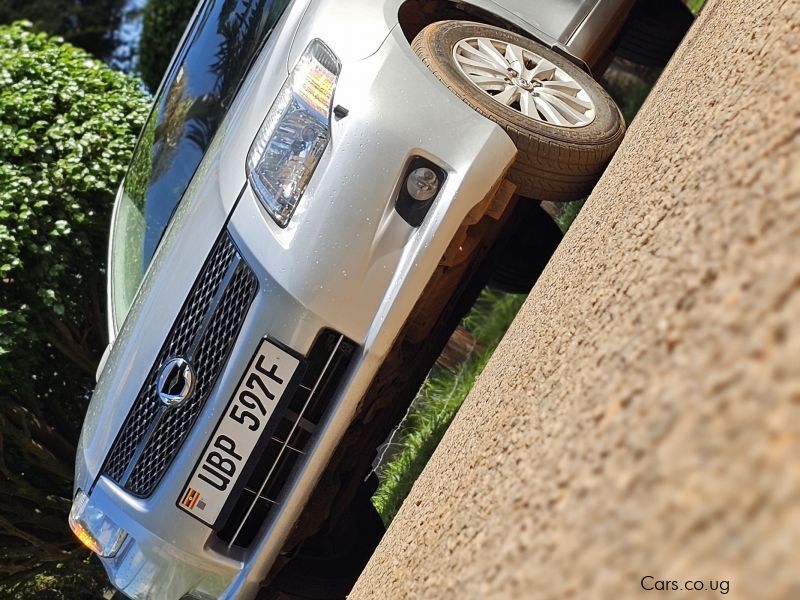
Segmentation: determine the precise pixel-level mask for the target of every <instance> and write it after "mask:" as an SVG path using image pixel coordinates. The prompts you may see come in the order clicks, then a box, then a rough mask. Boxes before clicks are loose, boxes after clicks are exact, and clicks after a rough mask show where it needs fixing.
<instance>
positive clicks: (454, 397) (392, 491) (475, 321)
mask: <svg viewBox="0 0 800 600" xmlns="http://www.w3.org/2000/svg"><path fill="white" fill-rule="evenodd" d="M524 300H525V296H523V295H521V294H505V293H502V292H497V291H491V290H484V291H483V292H482V293H481V296H480V297H479V298H478V300H477V302H476V303H475V306H474V307H473V308H472V310H471V311H470V312H469V314H468V315H467V316H466V317H465V319H464V321H463V322H462V326H463V327H464V328H465V329H466V330H467V331H469V332H470V333H471V334H472V335H473V336H474V337H475V338H476V339H477V340H478V342H480V343H481V344H482V345H483V347H484V349H483V350H482V351H481V352H478V353H476V354H474V355H473V356H472V357H471V358H470V359H469V360H467V361H466V362H464V363H463V364H461V366H460V367H459V368H458V370H457V371H455V372H453V371H448V370H446V369H443V368H441V367H439V366H435V367H434V368H433V370H432V371H431V373H430V374H429V375H428V378H427V379H426V380H425V383H424V384H423V385H422V388H421V389H420V391H419V393H418V394H417V397H416V399H415V400H414V403H413V405H412V407H411V409H410V410H409V412H408V415H406V418H405V419H404V420H403V422H402V424H401V425H400V429H399V431H398V432H397V434H395V439H394V441H393V444H395V445H396V453H395V454H394V455H393V457H392V458H391V460H390V461H389V462H388V463H387V464H385V465H384V466H383V468H382V469H381V471H380V478H381V484H380V486H379V487H378V490H377V492H375V495H374V496H373V498H372V502H373V504H374V505H375V508H376V509H377V510H378V512H379V513H380V515H381V518H382V519H383V522H384V523H385V524H386V525H388V524H389V523H390V522H391V520H392V519H393V518H394V516H395V514H397V511H398V510H399V509H400V506H401V505H402V503H403V500H405V498H406V496H407V495H408V492H409V491H411V486H412V485H413V484H414V481H415V480H416V479H417V477H418V476H419V474H420V473H421V472H422V469H423V468H424V467H425V465H426V464H427V462H428V459H429V458H430V457H431V455H432V454H433V451H434V450H436V446H438V445H439V442H440V441H441V439H442V437H443V436H444V434H445V432H446V431H447V428H448V427H449V426H450V422H451V421H452V420H453V417H455V415H456V412H458V409H459V407H460V406H461V403H462V402H464V399H465V398H466V397H467V394H468V393H469V391H470V390H471V389H472V385H473V384H474V383H475V379H476V378H477V377H478V375H479V374H480V372H481V371H482V370H483V367H484V366H485V365H486V363H487V362H488V360H489V358H490V357H491V355H492V352H493V351H494V349H495V347H496V346H497V344H498V343H499V342H500V339H501V338H502V337H503V334H504V333H505V332H506V329H508V327H509V325H511V321H513V320H514V316H515V315H516V314H517V311H519V308H520V307H521V306H522V303H523V302H524Z"/></svg>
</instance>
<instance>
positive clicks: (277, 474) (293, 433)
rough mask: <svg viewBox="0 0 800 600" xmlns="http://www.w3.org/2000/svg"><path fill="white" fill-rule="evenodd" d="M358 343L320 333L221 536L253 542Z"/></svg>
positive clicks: (272, 422)
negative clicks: (299, 380)
mask: <svg viewBox="0 0 800 600" xmlns="http://www.w3.org/2000/svg"><path fill="white" fill-rule="evenodd" d="M356 347H357V346H356V344H355V343H354V342H352V341H350V340H348V339H347V338H345V337H344V336H342V335H341V334H339V333H337V332H335V331H331V330H329V329H326V330H324V331H322V332H321V333H320V334H319V336H318V337H317V340H316V341H315V342H314V345H313V347H312V348H311V351H310V352H309V354H308V358H307V367H306V372H305V374H304V375H303V380H302V381H301V382H300V386H299V387H298V388H297V391H296V392H295V394H294V396H293V397H292V398H291V399H290V401H289V402H288V404H287V405H286V406H285V408H283V409H282V410H281V409H278V411H276V413H275V414H274V415H273V416H272V418H271V419H270V422H269V424H268V425H267V428H266V430H265V432H264V435H269V436H271V437H270V440H269V442H268V444H267V446H266V449H265V450H264V452H263V453H262V454H261V456H260V457H258V458H255V457H254V458H252V459H251V460H257V461H258V463H257V464H256V465H255V468H254V469H253V470H252V474H251V475H250V477H249V479H248V480H247V483H246V484H245V486H244V488H243V489H242V491H241V493H240V494H239V495H238V497H231V498H229V499H228V503H229V506H230V504H232V505H233V508H232V510H231V511H230V514H229V516H228V517H227V519H225V521H224V522H223V523H222V525H221V527H220V528H219V529H218V530H217V537H219V539H221V540H222V541H223V542H225V543H226V544H228V547H231V546H239V547H243V548H246V547H248V546H249V545H250V544H251V543H252V542H253V539H254V538H255V536H256V534H257V533H258V532H259V530H260V529H261V528H262V526H263V525H264V523H265V522H266V520H267V518H268V517H269V514H270V512H271V511H272V509H273V508H274V507H275V506H277V505H278V504H279V502H280V501H281V492H282V491H283V488H284V486H285V485H286V483H287V482H288V481H289V480H290V477H291V475H292V472H293V471H294V470H295V469H296V468H297V467H298V466H300V465H301V464H302V462H303V459H304V457H305V454H306V452H307V451H308V449H309V448H310V445H311V441H312V439H313V436H314V432H315V430H316V428H317V426H318V425H319V423H320V421H321V420H322V418H323V416H324V415H325V412H326V410H327V408H328V406H329V405H330V403H331V401H332V400H333V399H334V398H335V397H336V392H337V390H338V388H339V384H340V383H341V381H342V378H343V377H344V375H345V373H346V371H347V367H348V365H349V364H350V360H351V358H352V356H353V353H354V350H355V349H356ZM226 508H227V507H226Z"/></svg>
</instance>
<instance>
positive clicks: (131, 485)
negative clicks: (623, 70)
mask: <svg viewBox="0 0 800 600" xmlns="http://www.w3.org/2000/svg"><path fill="white" fill-rule="evenodd" d="M632 8H633V9H634V11H637V10H639V8H638V7H634V3H633V2H632V1H627V0H613V1H612V0H586V1H583V2H576V1H571V0H570V1H566V0H542V1H540V2H527V1H526V2H523V1H521V0H520V1H517V0H504V1H502V2H500V1H497V2H492V1H491V0H470V1H469V2H453V3H449V2H429V1H427V0H418V1H417V0H410V1H408V2H402V1H400V0H383V1H376V0H349V1H348V2H342V1H339V0H317V1H310V0H295V1H289V0H256V1H249V0H239V1H236V0H225V1H223V0H205V1H204V2H202V3H201V4H200V6H199V7H198V9H197V11H196V13H195V15H194V17H193V20H192V23H191V25H190V26H189V28H188V30H187V32H186V34H185V36H184V39H183V41H182V43H181V45H180V47H179V49H178V51H177V52H176V55H175V57H174V58H173V63H172V65H171V67H170V69H169V71H168V73H167V75H166V76H165V79H164V81H163V83H162V85H161V88H160V89H159V91H158V93H157V94H156V98H155V104H154V108H153V112H152V114H151V115H150V117H149V119H148V121H147V123H146V125H145V128H144V130H143V132H142V135H141V138H140V141H139V143H138V145H137V148H136V150H135V153H134V157H133V159H132V163H131V167H130V169H129V172H128V174H127V176H126V178H125V181H124V183H123V185H122V187H121V189H120V192H119V195H118V198H117V203H116V206H115V210H114V217H113V224H112V237H111V243H110V249H109V336H110V339H111V340H112V341H111V343H110V344H109V347H108V349H107V351H106V354H105V356H104V359H103V362H102V364H101V366H100V368H99V369H98V384H97V388H96V390H95V392H94V395H93V398H92V402H91V405H90V408H89V412H88V414H87V417H86V421H85V423H84V427H83V433H82V436H81V442H80V444H79V450H78V457H77V464H76V484H75V486H76V487H75V501H74V504H73V509H72V512H71V514H70V524H71V526H72V528H73V530H74V531H75V533H76V534H77V535H78V537H79V538H80V539H81V540H82V541H84V542H85V543H86V544H87V545H88V546H89V547H90V548H92V549H93V550H94V551H95V552H96V553H97V554H98V555H99V556H100V557H101V561H102V563H103V565H104V566H105V568H106V570H107V572H108V575H109V578H110V580H111V582H112V583H113V585H114V586H115V587H116V588H118V589H119V590H121V592H122V593H124V594H125V595H126V596H128V597H131V598H161V599H173V598H174V599H176V600H177V599H180V598H216V597H222V598H234V597H235V598H249V597H254V596H256V595H257V594H261V595H262V597H300V598H332V597H342V596H343V595H344V594H346V593H347V591H348V590H349V588H350V586H351V585H352V583H353V581H354V578H355V576H356V575H357V574H358V572H359V570H360V568H361V567H362V566H363V564H364V562H365V561H366V559H367V557H368V556H369V554H370V552H371V550H372V548H374V545H375V544H376V543H377V540H378V539H379V538H380V535H381V533H382V527H381V524H380V522H379V520H378V519H377V516H376V515H375V513H374V511H373V510H372V508H371V506H370V504H369V496H370V494H371V492H372V487H371V486H372V485H373V483H372V480H373V478H372V477H370V472H371V467H370V465H371V463H372V460H373V458H374V451H375V448H377V447H378V446H379V445H380V444H381V442H383V440H384V439H385V438H386V436H387V435H388V433H389V432H390V431H391V429H392V428H393V427H394V426H395V425H396V424H397V422H398V421H399V419H400V417H401V416H402V414H403V413H404V412H405V410H406V408H407V406H408V403H409V401H410V400H411V399H412V398H413V395H414V393H415V391H416V390H417V389H418V388H419V385H420V383H421V382H422V380H423V379H424V377H425V375H426V373H427V371H428V370H429V368H430V366H431V365H432V363H433V361H434V360H435V359H436V357H437V355H438V354H439V352H440V351H441V349H442V347H443V346H444V344H445V342H446V340H447V339H448V337H449V336H450V334H451V333H452V331H453V329H454V328H455V327H456V325H457V323H458V322H459V320H460V319H461V317H462V316H463V314H464V313H465V311H466V310H467V308H468V307H469V305H470V303H471V302H472V300H473V299H474V298H475V296H476V294H477V293H478V291H479V290H480V289H481V287H482V286H483V285H485V284H486V283H487V282H493V284H494V285H497V286H500V287H503V288H505V289H513V290H515V291H526V290H528V289H530V286H531V285H532V284H533V281H534V280H535V278H536V276H537V275H538V273H539V272H540V270H541V268H542V267H543V265H544V263H545V262H546V260H547V259H548V258H549V256H550V254H551V253H552V251H553V250H554V248H555V246H556V245H557V243H558V239H559V237H560V234H559V233H558V231H557V229H556V228H555V225H554V224H553V223H552V222H551V221H550V220H548V218H547V217H546V215H544V213H543V212H542V211H541V209H540V208H539V206H538V203H537V201H539V200H551V201H566V200H573V199H576V198H579V197H581V196H583V195H585V194H587V193H588V192H589V191H590V190H591V187H592V186H593V184H594V182H595V181H596V179H597V178H598V177H599V175H600V173H601V172H602V169H603V168H604V167H605V165H606V163H607V162H608V161H609V160H610V158H611V157H612V155H613V153H614V151H615V150H616V148H617V147H618V145H619V144H620V142H621V141H622V137H623V135H624V129H625V128H624V124H623V121H622V119H621V116H620V113H619V110H618V109H617V107H616V106H615V104H614V102H613V101H612V100H611V99H610V97H609V96H608V94H606V92H605V91H604V90H603V89H602V87H601V86H600V85H599V84H598V83H597V81H596V80H595V79H593V77H592V74H591V73H592V68H593V67H600V66H602V64H603V63H604V62H605V61H606V60H607V59H608V57H609V56H610V55H611V53H613V51H614V49H615V45H614V44H615V40H617V39H622V38H621V37H620V35H619V34H620V32H623V33H624V32H625V29H624V28H623V24H624V23H625V19H626V17H627V15H628V14H629V12H630V11H631V9H632ZM634 14H636V13H635V12H634Z"/></svg>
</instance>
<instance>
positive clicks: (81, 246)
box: [0, 23, 149, 597]
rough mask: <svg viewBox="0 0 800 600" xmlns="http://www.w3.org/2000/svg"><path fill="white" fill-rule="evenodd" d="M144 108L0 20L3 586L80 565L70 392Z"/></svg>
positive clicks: (83, 366) (83, 61) (94, 357)
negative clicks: (72, 516)
mask: <svg viewBox="0 0 800 600" xmlns="http://www.w3.org/2000/svg"><path fill="white" fill-rule="evenodd" d="M148 106H149V100H148V98H147V96H146V95H145V94H144V93H143V92H142V91H141V88H140V86H139V83H138V82H137V81H136V80H134V79H132V78H129V77H127V76H125V75H122V74H120V73H116V72H114V71H112V70H110V69H108V68H107V67H105V66H104V65H103V64H102V63H100V62H98V61H96V60H95V59H93V58H91V57H90V56H89V55H88V54H87V53H86V52H84V51H82V50H79V49H77V48H75V47H73V46H71V45H69V44H65V43H63V41H62V40H59V39H56V38H50V37H48V36H47V35H46V34H42V33H36V32H34V31H33V30H32V28H31V26H30V24H19V23H17V24H14V25H11V26H0V355H2V356H1V357H0V585H2V586H4V587H5V591H6V592H8V590H9V589H10V586H12V585H14V584H17V583H20V582H23V583H26V582H27V583H26V585H28V586H31V585H34V584H32V583H31V582H32V581H34V578H35V577H37V576H38V579H35V582H36V583H35V585H34V587H36V586H38V590H37V591H38V594H39V595H40V596H41V597H45V596H47V594H45V593H44V592H43V589H46V587H47V585H48V584H47V581H48V579H47V577H45V575H46V574H50V575H52V574H57V573H68V574H69V577H71V578H72V579H75V577H77V576H79V575H80V574H81V573H83V572H87V571H88V570H89V569H91V567H90V565H89V564H88V563H87V560H86V559H87V552H85V551H83V550H82V549H81V548H80V547H79V546H78V544H77V543H76V542H75V541H74V539H73V537H72V535H71V533H70V532H69V529H68V527H67V524H66V515H67V511H68V510H69V506H70V499H71V496H72V478H73V467H74V457H75V444H76V442H77V437H78V433H79V430H80V424H81V421H82V417H83V412H84V411H85V408H86V402H85V400H84V399H83V396H84V393H85V392H86V390H88V389H89V388H91V386H92V384H93V375H94V369H95V366H96V364H97V361H98V358H99V356H100V353H101V352H102V349H103V347H104V345H105V343H106V330H105V325H104V324H105V320H104V316H103V310H104V298H105V296H104V285H105V284H104V281H105V276H104V267H103V265H104V263H105V252H106V238H107V231H108V226H109V219H110V211H111V207H112V202H113V198H114V192H115V189H116V186H117V184H118V183H119V181H120V179H121V177H122V175H123V174H124V170H125V167H126V165H127V163H128V160H129V158H130V155H131V151H132V149H133V145H134V142H135V138H136V135H137V133H138V132H139V129H140V128H141V126H142V123H143V122H144V118H145V116H146V113H147V109H148ZM42 586H44V588H42ZM17 589H18V590H19V588H17ZM51 597H52V596H51ZM71 597H75V596H71Z"/></svg>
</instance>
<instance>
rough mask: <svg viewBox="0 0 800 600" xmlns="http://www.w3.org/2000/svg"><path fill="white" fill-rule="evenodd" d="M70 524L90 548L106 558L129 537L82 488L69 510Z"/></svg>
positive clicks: (73, 530)
mask: <svg viewBox="0 0 800 600" xmlns="http://www.w3.org/2000/svg"><path fill="white" fill-rule="evenodd" d="M69 526H70V527H71V528H72V532H73V533H74V534H75V535H76V536H77V537H78V539H79V540H80V541H81V542H82V543H83V544H84V545H85V546H86V547H87V548H89V550H91V551H92V552H94V553H95V554H97V555H99V556H102V557H104V558H108V557H111V556H114V555H115V554H116V553H117V552H118V551H119V549H120V547H121V546H122V542H124V541H125V538H126V537H128V534H127V533H125V532H124V531H123V530H122V529H120V528H119V527H117V526H116V525H115V524H114V522H113V521H112V520H111V519H109V518H108V517H107V516H105V514H103V511H101V510H100V509H99V508H97V507H96V506H94V505H93V504H92V501H91V500H89V496H87V495H86V494H84V493H83V492H82V491H80V490H79V491H78V495H77V496H75V501H74V502H73V503H72V510H70V511H69Z"/></svg>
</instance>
